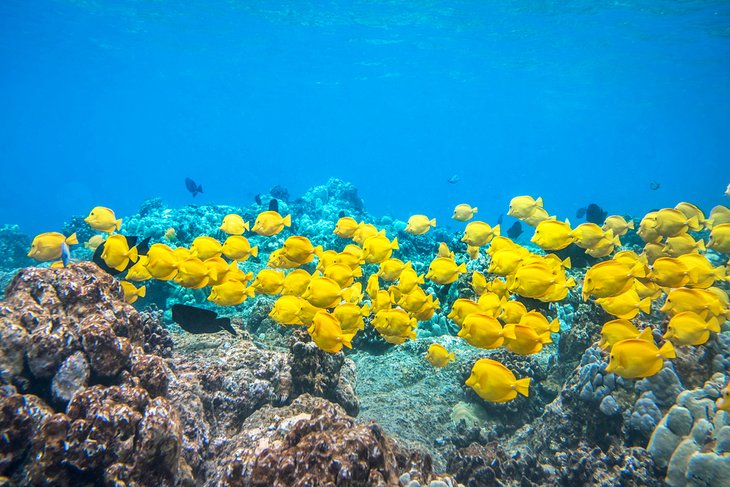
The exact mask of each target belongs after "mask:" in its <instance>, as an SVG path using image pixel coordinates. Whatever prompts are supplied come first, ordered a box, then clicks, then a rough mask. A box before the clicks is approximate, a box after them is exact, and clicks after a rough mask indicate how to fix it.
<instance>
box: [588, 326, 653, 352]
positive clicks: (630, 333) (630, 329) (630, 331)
mask: <svg viewBox="0 0 730 487" xmlns="http://www.w3.org/2000/svg"><path fill="white" fill-rule="evenodd" d="M630 338H636V339H638V340H644V341H647V342H651V343H652V344H654V336H653V335H652V332H651V327H647V328H644V329H643V330H641V331H639V329H638V328H636V326H634V324H633V323H631V322H630V321H629V320H624V319H618V320H611V321H607V322H606V323H604V324H603V328H601V341H600V342H598V346H599V347H601V348H603V349H604V350H610V349H611V347H613V346H614V344H616V343H618V342H620V341H621V340H628V339H630Z"/></svg>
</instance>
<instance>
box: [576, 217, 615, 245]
mask: <svg viewBox="0 0 730 487" xmlns="http://www.w3.org/2000/svg"><path fill="white" fill-rule="evenodd" d="M573 235H574V236H575V244H576V245H577V246H578V247H580V248H582V249H591V248H593V247H595V246H597V245H598V244H599V243H600V242H601V240H604V239H606V240H610V241H613V238H614V237H613V230H610V229H609V230H606V231H604V230H603V229H602V228H601V227H599V226H598V225H596V224H595V223H590V222H586V223H581V224H580V225H578V226H577V227H575V229H574V230H573Z"/></svg>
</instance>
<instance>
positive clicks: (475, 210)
mask: <svg viewBox="0 0 730 487" xmlns="http://www.w3.org/2000/svg"><path fill="white" fill-rule="evenodd" d="M471 210H472V213H476V212H478V211H479V208H477V207H476V206H475V207H474V208H472V209H471Z"/></svg>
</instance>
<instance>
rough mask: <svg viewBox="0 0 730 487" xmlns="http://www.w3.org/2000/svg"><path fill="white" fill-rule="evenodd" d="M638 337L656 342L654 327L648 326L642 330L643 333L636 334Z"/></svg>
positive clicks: (638, 338)
mask: <svg viewBox="0 0 730 487" xmlns="http://www.w3.org/2000/svg"><path fill="white" fill-rule="evenodd" d="M636 339H637V340H644V341H647V342H652V343H654V334H653V333H652V328H651V327H650V326H648V327H646V328H644V329H643V330H641V333H639V334H638V335H636Z"/></svg>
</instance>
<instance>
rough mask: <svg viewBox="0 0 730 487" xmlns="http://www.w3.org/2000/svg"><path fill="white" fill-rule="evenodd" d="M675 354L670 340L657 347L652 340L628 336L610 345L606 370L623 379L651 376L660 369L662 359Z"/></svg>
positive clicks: (662, 362) (672, 356)
mask: <svg viewBox="0 0 730 487" xmlns="http://www.w3.org/2000/svg"><path fill="white" fill-rule="evenodd" d="M676 356H677V354H676V352H675V351H674V346H672V343H671V342H666V343H665V344H664V345H662V347H661V348H657V346H656V345H655V344H654V341H653V340H652V341H646V340H640V339H637V338H629V339H626V340H621V341H619V342H616V343H615V344H614V345H613V347H611V358H610V360H609V362H608V367H606V372H613V373H614V374H616V375H618V376H621V377H623V378H624V379H639V378H643V377H651V376H652V375H654V374H656V373H657V372H659V371H660V370H662V367H663V366H664V359H670V358H675V357H676Z"/></svg>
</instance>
